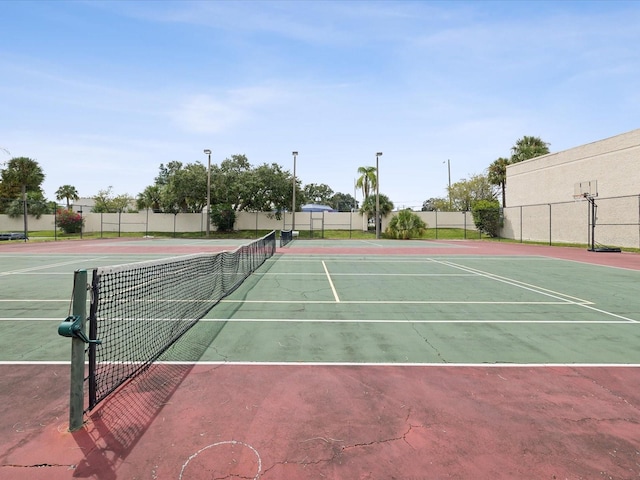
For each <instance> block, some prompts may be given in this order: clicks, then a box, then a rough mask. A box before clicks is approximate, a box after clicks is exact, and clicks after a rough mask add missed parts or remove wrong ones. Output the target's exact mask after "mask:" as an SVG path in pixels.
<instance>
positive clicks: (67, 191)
mask: <svg viewBox="0 0 640 480" xmlns="http://www.w3.org/2000/svg"><path fill="white" fill-rule="evenodd" d="M63 198H64V199H66V200H67V210H69V200H73V201H76V200H79V199H80V197H79V196H78V191H77V190H76V187H74V186H72V185H63V186H61V187H60V188H58V190H56V200H62V199H63Z"/></svg>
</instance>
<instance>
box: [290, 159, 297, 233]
mask: <svg viewBox="0 0 640 480" xmlns="http://www.w3.org/2000/svg"><path fill="white" fill-rule="evenodd" d="M291 154H292V155H293V199H292V200H291V230H292V231H293V230H295V229H296V158H297V157H298V152H291Z"/></svg>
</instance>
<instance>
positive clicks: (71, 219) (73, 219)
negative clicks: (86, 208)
mask: <svg viewBox="0 0 640 480" xmlns="http://www.w3.org/2000/svg"><path fill="white" fill-rule="evenodd" d="M56 222H57V224H58V227H60V229H61V230H62V231H63V232H64V233H80V232H81V231H82V226H83V225H84V218H82V215H81V214H79V213H76V212H74V211H73V210H67V209H65V208H61V209H58V212H57V216H56Z"/></svg>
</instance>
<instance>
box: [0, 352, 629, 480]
mask: <svg viewBox="0 0 640 480" xmlns="http://www.w3.org/2000/svg"><path fill="white" fill-rule="evenodd" d="M55 370H59V369H58V367H56V368H55V369H51V370H48V372H47V373H46V374H44V373H40V374H37V373H36V374H35V375H33V376H31V377H30V380H28V381H27V382H25V384H30V385H29V386H28V387H29V388H32V387H33V384H34V383H37V384H38V385H40V388H48V387H51V388H52V391H51V394H50V395H47V400H46V402H43V401H42V400H40V401H38V400H35V401H25V402H23V403H22V405H20V407H21V408H19V409H18V410H21V412H20V413H21V414H22V415H25V416H27V417H28V418H32V419H33V420H32V422H31V423H30V424H29V425H23V426H20V427H19V425H18V424H13V425H9V423H10V422H7V421H6V419H7V418H8V417H7V413H8V411H9V409H10V408H9V407H10V406H9V405H7V404H6V402H3V407H2V408H3V419H5V421H3V435H2V467H1V468H0V478H7V479H9V478H11V479H22V478H25V479H26V478H29V479H39V478H42V479H48V480H56V479H64V478H95V479H104V480H107V479H113V478H127V479H130V478H131V479H132V478H158V479H210V478H229V479H247V478H249V479H269V480H275V479H279V480H282V479H291V480H294V479H295V480H300V479H317V478H332V479H433V478H477V479H496V478H498V479H499V478H504V479H507V478H613V479H627V478H635V477H637V476H638V474H639V473H640V467H639V457H640V451H639V450H638V445H639V444H640V429H639V428H638V425H639V423H640V414H639V412H638V405H640V393H639V392H640V380H639V379H638V376H637V374H636V373H637V372H636V369H634V368H627V369H625V368H602V367H600V368H589V367H579V368H578V367H576V368H574V367H567V366H558V367H508V366H487V367H463V366H458V367H451V366H449V367H447V366H442V367H437V366H414V367H407V366H397V367H393V366H384V367H383V366H364V365H363V366H326V365H324V366H302V365H280V366H276V365H224V364H212V365H202V364H200V365H196V366H195V367H191V366H186V365H157V366H155V368H151V369H149V370H148V371H147V373H145V375H144V376H143V377H145V378H143V377H141V378H140V379H139V380H138V381H136V382H132V383H130V384H129V385H128V388H127V389H126V391H125V390H121V391H119V392H117V393H116V394H115V395H114V396H113V399H112V400H110V401H108V402H106V403H105V405H103V406H102V407H101V408H100V409H99V413H96V414H94V415H92V416H91V418H90V419H89V421H88V422H87V425H86V427H85V429H83V430H81V431H80V432H76V433H73V434H70V433H68V432H66V430H65V428H64V426H65V425H66V418H62V415H63V414H65V413H66V402H65V400H66V398H65V395H63V392H62V390H63V389H62V388H59V387H56V385H59V384H64V383H65V382H61V381H60V379H58V380H56V378H54V377H57V376H59V377H62V375H61V374H60V373H58V374H57V375H53V376H52V375H51V372H52V371H55ZM3 373H6V372H3ZM24 373H25V372H24V371H22V372H15V374H14V376H15V378H18V375H24ZM45 376H47V377H48V378H49V381H48V382H47V383H48V384H47V385H45V383H43V379H44V378H45ZM4 378H6V377H4V376H3V379H4ZM178 385H180V388H179V389H178V388H177V386H178ZM6 386H7V383H6V380H3V388H4V387H6ZM65 386H66V385H65ZM24 388H25V390H26V389H27V386H25V387H24ZM3 391H4V390H3ZM24 393H25V397H23V398H27V399H28V398H29V396H28V393H27V392H26V391H25V392H24ZM54 397H55V398H54ZM43 405H46V408H44V409H43ZM16 407H17V406H15V405H14V406H11V409H13V410H15V409H16ZM36 422H37V424H36ZM9 430H11V431H9ZM134 447H135V448H134Z"/></svg>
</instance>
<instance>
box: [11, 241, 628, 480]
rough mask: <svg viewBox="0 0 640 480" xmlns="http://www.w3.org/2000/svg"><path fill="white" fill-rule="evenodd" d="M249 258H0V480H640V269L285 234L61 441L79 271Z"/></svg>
mask: <svg viewBox="0 0 640 480" xmlns="http://www.w3.org/2000/svg"><path fill="white" fill-rule="evenodd" d="M241 243H246V241H244V242H243V241H238V242H235V241H233V242H229V241H219V240H197V241H193V240H192V241H187V240H151V239H145V240H115V239H114V240H106V241H82V242H57V243H52V244H25V243H21V244H17V243H13V244H10V245H6V246H5V245H2V246H0V292H1V293H0V361H1V363H0V370H1V372H2V376H1V380H0V400H1V404H2V407H1V408H2V421H1V423H0V433H1V434H2V435H1V437H2V440H0V445H1V451H2V462H1V465H0V478H7V479H9V478H11V479H21V478H25V479H26V478H29V479H32V478H43V479H45V478H46V479H48V480H52V479H53V480H55V479H58V478H60V479H63V478H96V479H116V478H140V479H143V478H158V479H204V478H207V479H208V478H216V479H218V478H224V479H246V478H250V479H316V478H333V479H406V480H409V479H440V478H460V479H466V478H487V479H489V478H491V479H496V478H531V479H534V478H535V479H538V478H549V479H553V478H557V479H560V478H571V479H578V478H612V479H631V478H639V477H640V447H639V445H640V349H639V348H638V345H640V295H638V293H639V292H638V281H639V280H640V255H637V254H631V253H616V254H608V253H604V254H599V253H594V252H587V251H586V250H581V249H572V248H559V247H542V246H527V245H522V244H509V243H493V242H479V241H450V242H438V241H429V242H427V241H392V240H376V241H360V240H352V241H327V240H305V241H301V240H295V241H294V242H292V243H291V244H289V245H288V246H286V247H284V248H278V249H277V252H276V254H275V255H274V256H272V257H270V258H268V259H267V260H266V261H265V263H264V264H263V265H262V266H261V267H259V268H258V269H257V271H255V272H254V273H253V274H252V275H251V276H250V277H249V278H247V279H246V280H245V281H244V283H242V285H240V287H238V288H237V289H235V290H234V291H233V292H232V293H230V294H229V295H228V296H226V297H225V298H223V299H222V300H221V301H220V303H219V304H217V305H216V306H215V307H214V308H213V309H211V310H210V311H209V312H208V313H207V315H206V316H205V318H203V319H201V320H200V321H199V322H198V323H197V324H195V326H193V327H192V328H191V329H190V330H189V331H188V332H187V333H186V334H185V335H184V336H183V337H182V338H181V339H180V340H179V341H178V342H177V343H176V344H175V345H174V346H173V347H171V348H170V349H169V350H167V351H166V352H164V353H163V355H162V357H161V358H160V361H158V362H155V363H154V364H153V365H152V366H151V367H149V368H148V369H147V370H146V371H145V372H144V373H143V374H141V375H139V376H137V377H136V378H134V379H133V380H130V381H129V382H127V383H126V384H125V385H124V386H122V387H120V388H119V389H117V390H116V391H115V392H114V393H113V394H111V395H110V396H109V397H108V398H107V399H105V400H103V401H102V402H101V403H100V404H99V405H98V406H97V407H96V408H95V409H94V410H92V411H91V412H89V413H88V414H87V415H86V424H85V427H84V428H83V429H81V430H79V431H77V432H73V433H70V432H69V431H68V416H69V413H68V410H69V357H70V339H68V338H64V337H61V336H58V335H57V332H56V329H57V327H58V325H59V324H60V322H62V321H63V320H64V319H65V318H66V317H67V316H68V315H69V313H70V296H71V292H72V289H73V272H74V270H77V269H84V268H93V267H100V266H110V265H118V264H122V263H131V262H140V261H149V260H158V259H163V258H167V257H173V256H177V255H186V254H192V253H200V252H219V251H221V250H233V249H234V248H236V247H237V246H238V245H240V244H241ZM212 274H215V273H212Z"/></svg>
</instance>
